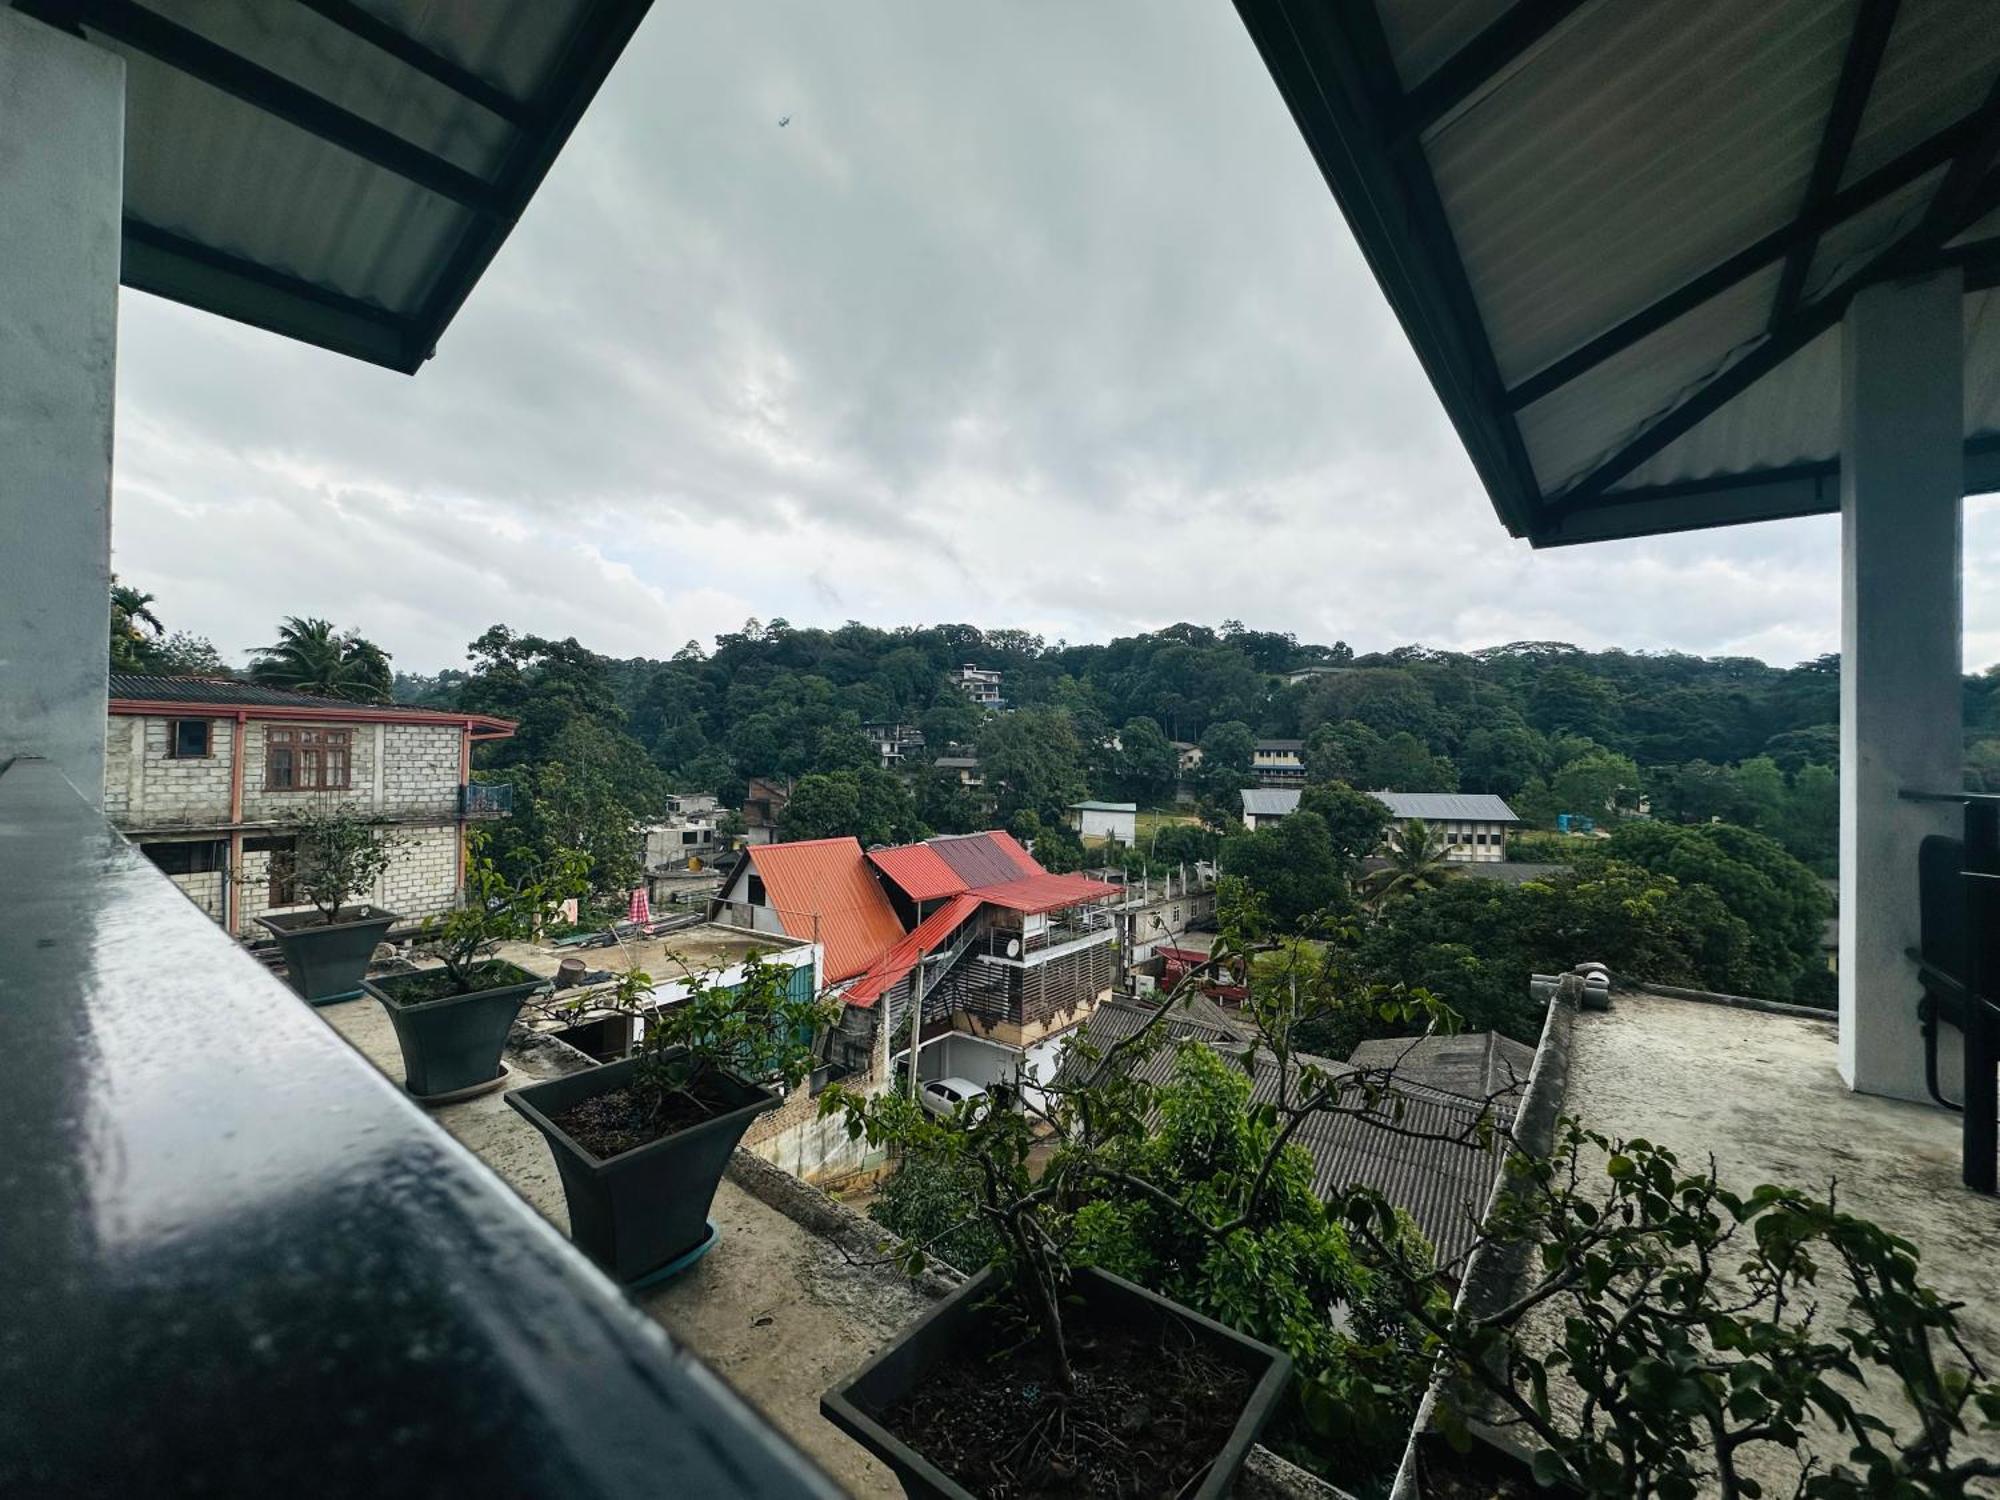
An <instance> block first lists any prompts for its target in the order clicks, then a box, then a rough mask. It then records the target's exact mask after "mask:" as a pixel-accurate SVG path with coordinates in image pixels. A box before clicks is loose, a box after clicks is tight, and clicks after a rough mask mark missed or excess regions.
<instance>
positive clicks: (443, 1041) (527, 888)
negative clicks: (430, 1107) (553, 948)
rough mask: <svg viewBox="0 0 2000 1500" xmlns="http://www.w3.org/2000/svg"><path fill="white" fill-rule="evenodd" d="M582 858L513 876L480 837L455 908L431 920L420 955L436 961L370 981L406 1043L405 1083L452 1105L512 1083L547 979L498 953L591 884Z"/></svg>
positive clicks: (427, 1098) (419, 942)
mask: <svg viewBox="0 0 2000 1500" xmlns="http://www.w3.org/2000/svg"><path fill="white" fill-rule="evenodd" d="M584 869H585V862H584V859H583V856H582V855H580V854H577V853H575V852H573V851H562V852H559V853H557V854H556V855H554V856H553V857H552V858H551V859H549V860H548V861H547V862H546V863H544V864H543V865H541V866H539V867H537V868H536V869H534V870H531V871H530V872H529V873H528V874H526V875H524V876H522V877H521V878H520V879H519V880H509V879H508V878H507V877H506V876H504V875H502V874H501V873H500V871H499V870H498V868H496V867H495V865H494V864H493V862H492V861H491V860H490V859H488V858H487V856H486V853H485V850H484V847H483V840H476V841H475V842H474V844H473V846H472V850H471V852H470V854H469V856H468V858H467V861H466V871H465V883H464V886H463V888H462V889H461V891H460V894H459V902H458V905H457V906H456V907H454V908H453V909H452V910H450V911H448V912H444V913H442V914H441V915H438V916H434V917H428V918H426V919H425V920H424V924H423V927H422V929H421V930H420V931H419V932H418V934H417V938H416V943H415V949H416V952H417V954H418V956H419V957H423V958H431V959H435V960H436V961H437V962H436V966H435V967H433V968H427V969H419V970H418V971H417V972H415V973H413V974H397V975H390V976H387V977H384V978H380V979H373V980H369V981H368V982H367V983H366V985H365V986H364V987H365V988H366V989H367V991H368V993H369V994H371V995H373V996H374V997H375V998H376V999H377V1000H378V1001H380V1002H381V1004H382V1007H383V1009H384V1010H386V1011H387V1012H388V1013H389V1020H390V1022H391V1024H393V1025H394V1026H395V1028H396V1040H397V1042H398V1043H399V1044H400V1045H401V1047H402V1049H403V1082H404V1087H406V1088H407V1089H408V1090H409V1091H410V1093H411V1094H412V1095H413V1096H415V1097H416V1098H417V1099H419V1100H421V1101H423V1102H425V1103H444V1102H447V1101H449V1100H452V1099H460V1098H465V1097H467V1096H468V1095H470V1094H474V1093H479V1092H483V1091H485V1090H487V1089H491V1088H498V1087H499V1086H500V1085H501V1084H502V1083H504V1082H505V1081H506V1077H507V1074H506V1069H505V1067H504V1066H503V1065H502V1064H501V1061H500V1054H501V1052H502V1050H503V1049H504V1048H505V1047H506V1045H507V1033H508V1031H509V1030H511V1029H512V1027H513V1025H514V1020H515V1017H517V1016H518V1015H520V1013H521V1007H522V1005H523V1004H525V1003H526V1002H527V999H528V996H529V995H531V994H533V993H534V992H535V991H536V990H538V989H540V988H542V987H543V986H544V985H545V984H547V983H548V981H547V980H546V979H544V978H542V977H541V976H539V975H536V974H531V973H529V972H528V971H527V970H526V969H523V968H522V967H521V966H520V965H518V964H515V963H510V962H508V961H507V960H505V959H502V958H497V957H495V956H494V950H495V949H497V948H498V947H499V945H500V944H501V943H503V942H526V941H528V940H530V939H532V938H533V937H534V936H535V935H536V934H537V933H538V932H539V931H540V930H541V929H542V928H543V927H544V926H546V925H547V924H548V923H549V922H550V921H551V920H553V918H554V916H555V912H556V910H557V908H558V907H560V906H561V905H562V903H563V902H564V901H566V900H568V899H569V898H570V897H572V896H578V895H581V894H582V893H583V890H584V884H585V882H584Z"/></svg>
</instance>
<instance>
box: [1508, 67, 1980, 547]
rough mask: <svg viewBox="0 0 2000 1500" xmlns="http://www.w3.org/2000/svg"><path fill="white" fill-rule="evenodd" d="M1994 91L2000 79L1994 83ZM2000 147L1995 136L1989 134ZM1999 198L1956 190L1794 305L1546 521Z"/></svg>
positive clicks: (1653, 449) (1620, 473) (1568, 495)
mask: <svg viewBox="0 0 2000 1500" xmlns="http://www.w3.org/2000/svg"><path fill="white" fill-rule="evenodd" d="M1995 98H1996V99H2000V85H1996V86H1995ZM1995 148H1996V150H2000V140H1996V142H1995ZM1996 202H2000V176H1996V177H1993V178H1990V179H1987V180H1986V181H1985V182H1983V183H1981V184H1980V185H1979V187H1978V190H1977V191H1972V192H1968V193H1966V194H1964V195H1962V197H1961V200H1960V202H1959V203H1958V204H1957V205H1956V206H1955V207H1954V210H1953V217H1952V218H1949V219H1947V220H1945V221H1943V222H1933V221H1932V220H1931V219H1929V218H1928V217H1927V218H1926V219H1925V220H1924V222H1922V223H1920V224H1918V225H1917V226H1916V228H1914V229H1912V230H1910V231H1909V232H1908V233H1907V234H1905V235H1903V236H1902V237H1901V238H1899V239H1898V240H1896V242H1895V243H1894V244H1892V245H1890V246H1889V247H1888V248H1887V249H1885V250H1883V251H1882V252H1881V253H1880V254H1878V255H1876V256H1875V257H1874V258H1873V259H1872V260H1870V261H1869V262H1868V264H1867V265H1865V266H1863V267H1862V268H1861V269H1860V270H1859V271H1856V272H1855V273H1854V274H1853V275H1852V276H1850V277H1848V278H1847V280H1845V281H1843V282H1842V283H1841V284H1840V285H1839V286H1837V287H1835V288H1834V289H1833V290H1832V291H1831V292H1829V293H1827V294H1826V295H1825V296H1823V297H1821V298H1819V299H1818V300H1816V301H1814V302H1812V303H1810V304H1808V305H1807V306H1806V307H1803V308H1801V309H1800V310H1799V311H1798V312H1796V313H1794V314H1793V315H1792V317H1791V319H1790V321H1789V322H1787V323H1786V324H1785V326H1784V327H1783V328H1781V329H1780V330H1778V332H1776V333H1774V334H1772V335H1771V336H1770V337H1769V338H1767V339H1766V340H1765V341H1764V342H1763V343H1762V344H1760V345H1758V346H1757V348H1755V349H1753V350H1752V351H1751V352H1750V353H1748V354H1746V355H1745V356H1744V357H1743V358H1742V359H1740V360H1738V361H1737V362H1736V363H1735V364H1733V365H1731V366H1730V367H1729V368H1728V369H1726V370H1724V371H1722V372H1721V373H1720V374H1719V375H1716V376H1715V377H1714V378H1712V379H1711V380H1710V381H1709V382H1708V384H1706V385H1704V386H1703V387H1701V389H1700V390H1698V391H1696V392H1695V393H1694V394H1693V395H1691V396H1689V397H1688V399H1687V400H1685V401H1683V402H1682V403H1681V404H1680V405H1679V406H1677V407H1675V408H1674V409H1673V410H1672V411H1670V412H1668V413H1667V414H1666V415H1665V416H1663V417H1661V418H1660V420H1659V421H1657V422H1655V423H1654V424H1653V425H1652V426H1651V427H1648V428H1647V429H1646V430H1645V431H1644V432H1642V433H1640V434H1639V435H1638V436H1637V437H1636V438H1634V439H1633V440H1632V441H1631V442H1629V443H1627V444H1626V445H1625V446H1624V447H1623V448H1621V449H1620V450H1619V451H1618V452H1617V453H1615V454H1613V455H1612V456H1611V457H1610V458H1608V459H1606V460H1605V461H1604V462H1603V463H1601V464H1599V465H1598V466H1597V467H1596V468H1595V469H1593V470H1592V471H1591V472H1590V473H1589V474H1587V475H1586V476H1584V478H1582V479H1581V480H1579V481H1578V482H1577V483H1575V484H1574V485H1572V486H1570V488H1569V489H1567V490H1565V491H1564V492H1563V493H1562V494H1561V495H1558V496H1555V497H1552V499H1551V500H1550V502H1549V504H1548V505H1547V507H1546V508H1545V509H1544V512H1543V518H1544V521H1545V522H1546V521H1551V520H1559V519H1561V518H1562V517H1563V516H1566V515H1570V514H1573V513H1574V512H1576V511H1578V510H1584V509H1590V508H1593V507H1594V506H1596V505H1599V504H1603V503H1606V502H1605V498H1604V497H1605V492H1606V491H1608V490H1609V489H1610V488H1611V486H1612V485H1614V484H1616V483H1617V482H1618V481H1619V480H1621V479H1623V478H1624V477H1625V476H1626V475H1627V474H1630V473H1631V472H1632V471H1633V470H1634V469H1636V468H1638V467H1639V466H1640V465H1641V464H1643V463H1645V462H1646V460H1647V459H1649V458H1651V457H1652V456H1653V455H1654V454H1656V453H1658V452H1659V451H1660V450H1661V449H1663V448H1665V447H1666V446H1667V445H1668V444H1669V443H1671V442H1673V441H1674V440H1675V439H1676V438H1679V437H1681V436H1682V435H1683V434H1685V433H1687V432H1689V431H1691V430H1692V429H1693V428H1694V427H1696V426H1697V425H1698V424H1700V423H1701V422H1703V421H1705V420H1706V419H1707V418H1709V417H1711V416H1713V415H1714V414H1715V413H1716V412H1717V411H1719V410H1721V409H1722V407H1723V406H1725V405H1727V404H1728V403H1729V402H1730V401H1733V400H1734V399H1735V398H1736V397H1737V396H1739V395H1741V394H1742V393H1743V392H1744V391H1747V390H1748V389H1749V388H1750V387H1751V386H1753V385H1755V384H1756V383H1757V382H1758V381H1759V380H1762V379H1763V378H1764V377H1765V376H1766V375H1768V374H1770V373H1771V371H1773V370H1775V369H1777V368H1778V366H1779V365H1781V364H1783V363H1784V362H1785V361H1786V360H1788V359H1790V358H1791V357H1792V356H1793V355H1794V354H1796V353H1798V352H1799V351H1800V350H1801V349H1803V348H1805V346H1806V345H1807V344H1809V343H1811V342H1812V341H1813V340H1814V339H1816V338H1818V337H1819V336H1820V335H1821V334H1822V333H1825V332H1826V331H1827V329H1829V328H1831V327H1833V326H1834V325H1835V324H1836V323H1838V322H1839V321H1840V319H1841V317H1842V315H1844V314H1845V313H1846V311H1847V304H1848V303H1849V302H1851V301H1852V300H1853V299H1854V294H1855V293H1856V292H1858V291H1860V290H1861V289H1862V288H1863V287H1866V286H1869V285H1871V284H1872V283H1874V282H1877V281H1882V280H1885V279H1887V278H1890V277H1894V276H1904V275H1909V274H1912V273H1916V272H1922V271H1924V270H1928V269H1933V268H1935V267H1937V266H1940V265H1942V264H1945V259H1944V256H1943V253H1942V252H1941V251H1940V250H1939V248H1938V241H1939V240H1940V239H1942V238H1946V237H1948V236H1950V235H1951V234H1954V233H1956V232H1957V231H1958V230H1959V229H1962V228H1963V227H1964V225H1965V223H1966V222H1968V221H1969V220H1970V219H1972V218H1976V217H1977V216H1978V215H1980V214H1982V213H1985V212H1986V211H1987V210H1989V209H1991V208H1992V207H1994V206H1995V204H1996Z"/></svg>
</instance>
